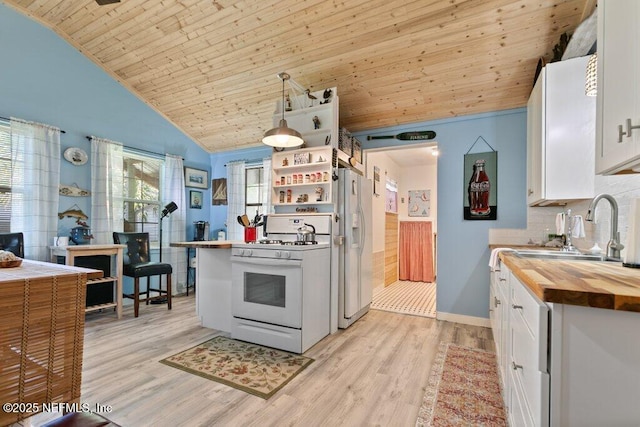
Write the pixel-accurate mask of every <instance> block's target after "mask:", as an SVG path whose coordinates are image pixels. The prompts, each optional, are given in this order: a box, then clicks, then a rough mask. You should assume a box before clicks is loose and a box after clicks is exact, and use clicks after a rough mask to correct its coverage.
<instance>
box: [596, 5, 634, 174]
mask: <svg viewBox="0 0 640 427" xmlns="http://www.w3.org/2000/svg"><path fill="white" fill-rule="evenodd" d="M597 98H598V101H597V134H596V135H597V138H596V140H597V145H596V173H598V174H604V175H612V174H617V173H629V172H640V2H639V1H637V0H615V1H613V0H607V1H604V0H600V1H599V2H598V97H597ZM634 127H636V128H635V129H634Z"/></svg>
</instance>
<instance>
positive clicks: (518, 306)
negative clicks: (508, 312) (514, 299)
mask: <svg viewBox="0 0 640 427" xmlns="http://www.w3.org/2000/svg"><path fill="white" fill-rule="evenodd" d="M511 307H513V308H515V309H519V310H522V306H521V305H515V304H511Z"/></svg>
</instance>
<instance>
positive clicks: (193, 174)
mask: <svg viewBox="0 0 640 427" xmlns="http://www.w3.org/2000/svg"><path fill="white" fill-rule="evenodd" d="M184 185H185V186H187V187H195V188H209V172H207V171H205V170H201V169H193V168H184ZM200 200H202V198H201V199H200Z"/></svg>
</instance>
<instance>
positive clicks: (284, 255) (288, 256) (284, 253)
mask: <svg viewBox="0 0 640 427" xmlns="http://www.w3.org/2000/svg"><path fill="white" fill-rule="evenodd" d="M282 258H284V259H289V258H291V252H289V251H284V252H282Z"/></svg>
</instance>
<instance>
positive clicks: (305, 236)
mask: <svg viewBox="0 0 640 427" xmlns="http://www.w3.org/2000/svg"><path fill="white" fill-rule="evenodd" d="M307 227H311V230H309V229H308V228H307ZM296 237H297V239H298V242H315V241H316V228H315V227H314V226H313V225H311V224H307V223H304V226H303V227H300V228H298V233H297V235H296Z"/></svg>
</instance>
